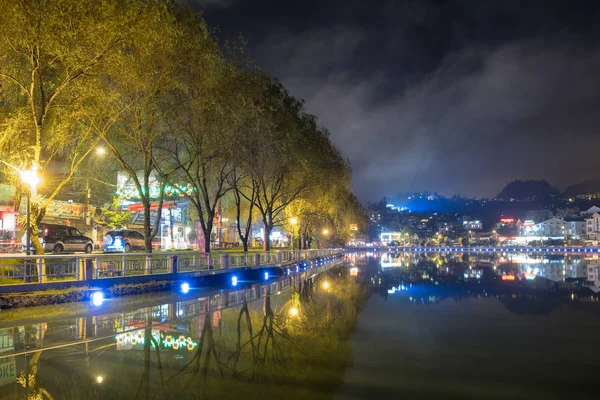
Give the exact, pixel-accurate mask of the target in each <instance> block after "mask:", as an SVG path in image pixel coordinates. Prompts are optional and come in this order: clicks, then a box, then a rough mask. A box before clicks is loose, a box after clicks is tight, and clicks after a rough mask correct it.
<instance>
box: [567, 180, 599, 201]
mask: <svg viewBox="0 0 600 400" xmlns="http://www.w3.org/2000/svg"><path fill="white" fill-rule="evenodd" d="M598 192H600V179H594V180H589V181H584V182H581V183H578V184H577V185H571V186H569V187H568V188H566V189H565V191H564V192H563V197H574V196H577V195H578V194H584V193H598Z"/></svg>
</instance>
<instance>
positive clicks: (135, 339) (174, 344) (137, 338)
mask: <svg viewBox="0 0 600 400" xmlns="http://www.w3.org/2000/svg"><path fill="white" fill-rule="evenodd" d="M163 337H164V338H163ZM152 338H153V339H154V340H153V341H152V342H151V346H152V347H155V345H154V343H155V342H156V343H159V344H160V345H162V347H165V348H171V349H173V350H181V349H187V350H188V351H192V350H194V349H195V348H196V346H198V343H196V342H194V341H193V340H192V338H191V337H189V336H188V337H187V338H186V337H185V335H181V334H180V335H179V337H174V335H173V334H165V333H163V332H160V331H158V330H154V329H153V330H152ZM115 339H116V340H117V350H130V349H132V348H133V347H134V346H136V345H143V344H145V341H146V335H145V332H144V330H143V329H140V330H137V331H133V332H126V333H119V334H118V335H117V336H115Z"/></svg>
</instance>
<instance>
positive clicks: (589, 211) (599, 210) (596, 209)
mask: <svg viewBox="0 0 600 400" xmlns="http://www.w3.org/2000/svg"><path fill="white" fill-rule="evenodd" d="M594 213H600V207H596V206H592V207H590V208H588V209H587V210H585V211H582V212H580V213H579V214H580V215H581V216H582V217H589V216H590V215H594Z"/></svg>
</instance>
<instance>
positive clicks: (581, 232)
mask: <svg viewBox="0 0 600 400" xmlns="http://www.w3.org/2000/svg"><path fill="white" fill-rule="evenodd" d="M565 221H566V222H567V233H568V234H569V236H576V237H585V236H586V234H587V221H586V220H585V219H583V218H566V219H565Z"/></svg>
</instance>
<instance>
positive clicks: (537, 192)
mask: <svg viewBox="0 0 600 400" xmlns="http://www.w3.org/2000/svg"><path fill="white" fill-rule="evenodd" d="M557 196H560V192H559V191H558V189H557V188H555V187H554V186H552V185H550V184H549V183H548V182H546V181H545V180H529V181H521V180H517V181H513V182H511V183H509V184H508V185H506V186H505V187H504V189H502V191H501V192H500V193H498V195H497V196H496V197H497V198H499V199H502V200H507V201H510V200H511V199H515V200H519V201H535V200H545V199H549V198H552V197H557Z"/></svg>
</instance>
